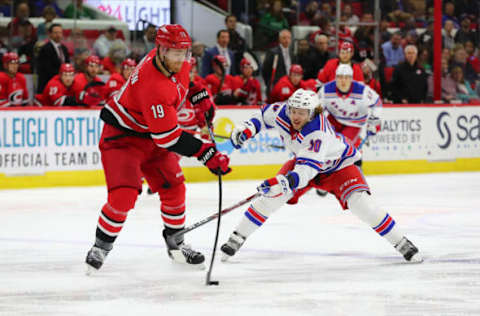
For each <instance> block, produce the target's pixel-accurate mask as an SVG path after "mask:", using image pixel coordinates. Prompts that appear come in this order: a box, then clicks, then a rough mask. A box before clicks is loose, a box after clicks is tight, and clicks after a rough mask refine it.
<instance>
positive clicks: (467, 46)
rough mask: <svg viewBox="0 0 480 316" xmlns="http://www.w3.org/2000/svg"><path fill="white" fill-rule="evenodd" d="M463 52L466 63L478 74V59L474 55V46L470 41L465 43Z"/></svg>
mask: <svg viewBox="0 0 480 316" xmlns="http://www.w3.org/2000/svg"><path fill="white" fill-rule="evenodd" d="M465 52H467V56H468V57H467V61H468V63H469V64H470V65H471V66H472V68H473V70H475V72H476V73H477V75H478V74H480V59H478V56H476V54H475V45H474V44H473V42H471V41H466V42H465Z"/></svg>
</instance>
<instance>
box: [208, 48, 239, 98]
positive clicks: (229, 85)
mask: <svg viewBox="0 0 480 316" xmlns="http://www.w3.org/2000/svg"><path fill="white" fill-rule="evenodd" d="M204 63H205V61H204ZM211 67H212V69H213V73H212V74H209V75H207V76H206V77H205V81H206V82H207V86H208V88H209V89H210V91H211V92H212V96H213V98H214V99H215V103H216V104H218V105H226V104H235V98H234V96H233V77H232V76H231V75H229V74H226V71H225V69H226V68H227V67H228V63H227V59H226V58H225V56H223V55H216V56H214V57H213V59H212V61H211Z"/></svg>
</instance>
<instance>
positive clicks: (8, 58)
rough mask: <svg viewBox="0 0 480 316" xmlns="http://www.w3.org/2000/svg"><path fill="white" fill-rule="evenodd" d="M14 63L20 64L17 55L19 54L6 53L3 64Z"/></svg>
mask: <svg viewBox="0 0 480 316" xmlns="http://www.w3.org/2000/svg"><path fill="white" fill-rule="evenodd" d="M12 61H14V62H17V63H18V55H17V53H14V52H10V53H5V54H3V56H2V62H3V63H4V64H8V63H10V62H12Z"/></svg>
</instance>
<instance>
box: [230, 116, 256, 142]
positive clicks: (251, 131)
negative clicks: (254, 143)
mask: <svg viewBox="0 0 480 316" xmlns="http://www.w3.org/2000/svg"><path fill="white" fill-rule="evenodd" d="M256 133H257V130H256V128H255V126H254V125H253V124H252V123H251V122H250V121H247V122H245V125H242V126H239V127H235V128H234V129H233V132H232V134H231V135H230V141H231V142H232V146H233V147H234V148H235V149H240V148H242V145H243V143H245V142H246V141H247V140H248V139H250V138H252V136H254V135H255V134H256Z"/></svg>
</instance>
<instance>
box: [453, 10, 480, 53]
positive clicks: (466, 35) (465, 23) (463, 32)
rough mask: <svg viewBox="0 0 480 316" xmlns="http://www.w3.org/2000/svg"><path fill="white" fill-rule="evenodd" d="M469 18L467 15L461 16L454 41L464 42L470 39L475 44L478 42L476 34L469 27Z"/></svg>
mask: <svg viewBox="0 0 480 316" xmlns="http://www.w3.org/2000/svg"><path fill="white" fill-rule="evenodd" d="M471 24H472V23H471V20H470V18H469V17H468V15H464V16H463V17H462V22H461V26H462V27H461V28H460V29H459V30H458V32H457V33H456V34H455V43H460V44H465V42H467V41H471V42H472V43H473V44H474V45H475V46H476V45H477V43H478V34H477V32H475V31H474V30H472V29H471V28H470V25H471Z"/></svg>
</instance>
